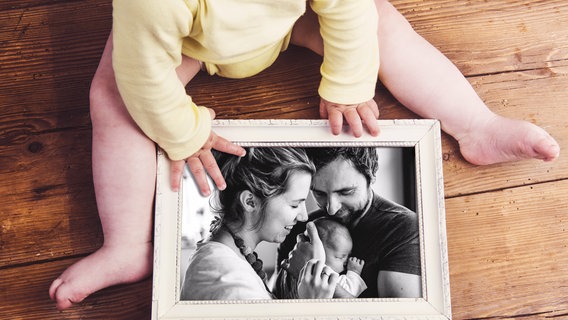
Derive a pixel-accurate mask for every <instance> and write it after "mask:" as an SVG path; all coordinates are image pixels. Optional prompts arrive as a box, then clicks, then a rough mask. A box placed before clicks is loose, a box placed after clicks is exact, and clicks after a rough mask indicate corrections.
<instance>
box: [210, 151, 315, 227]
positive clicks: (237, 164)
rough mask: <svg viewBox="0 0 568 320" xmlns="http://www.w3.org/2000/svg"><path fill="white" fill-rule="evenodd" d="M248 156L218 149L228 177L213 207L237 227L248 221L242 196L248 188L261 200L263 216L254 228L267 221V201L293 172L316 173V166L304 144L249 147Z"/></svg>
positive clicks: (280, 190)
mask: <svg viewBox="0 0 568 320" xmlns="http://www.w3.org/2000/svg"><path fill="white" fill-rule="evenodd" d="M245 150H246V151H247V153H246V155H245V156H244V157H237V156H233V155H229V154H226V153H221V152H215V153H214V155H215V159H216V160H217V164H218V165H219V168H220V169H221V173H222V175H223V177H224V178H225V181H226V183H227V187H226V188H225V190H221V191H218V192H217V196H216V199H215V203H214V204H213V205H212V207H213V211H214V212H216V213H217V214H219V216H220V217H221V223H222V224H224V225H226V226H230V228H231V229H232V230H233V231H237V230H239V229H241V228H242V226H243V224H244V223H245V216H244V208H243V206H242V204H241V202H240V200H239V196H240V194H241V192H243V191H245V190H248V191H249V192H251V193H252V194H253V195H254V196H256V198H257V199H258V200H259V201H260V212H261V214H260V218H259V219H258V221H257V222H256V223H255V225H254V228H255V229H256V228H260V226H261V225H262V223H263V221H264V207H265V204H266V202H267V201H268V200H269V199H270V198H273V197H276V196H278V195H280V194H282V193H284V192H286V188H287V186H288V180H289V178H290V176H291V175H292V174H293V173H296V172H305V173H308V174H311V175H313V174H314V173H315V167H314V165H313V164H312V162H311V161H310V160H309V158H308V156H307V155H306V152H305V150H304V149H302V148H292V147H259V148H257V147H249V148H245Z"/></svg>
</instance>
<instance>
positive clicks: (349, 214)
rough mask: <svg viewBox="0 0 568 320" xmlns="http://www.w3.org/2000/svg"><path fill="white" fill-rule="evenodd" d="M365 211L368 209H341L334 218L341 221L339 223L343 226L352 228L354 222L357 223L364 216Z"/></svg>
mask: <svg viewBox="0 0 568 320" xmlns="http://www.w3.org/2000/svg"><path fill="white" fill-rule="evenodd" d="M365 209H366V208H365V207H363V208H362V209H359V210H355V211H349V210H348V209H344V208H341V209H339V211H337V212H336V213H335V214H334V215H333V217H334V218H335V219H337V220H339V222H341V223H342V224H343V225H345V226H347V227H352V224H353V222H355V221H356V220H357V219H358V218H359V217H361V216H362V215H363V213H364V212H365Z"/></svg>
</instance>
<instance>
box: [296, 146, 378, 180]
mask: <svg viewBox="0 0 568 320" xmlns="http://www.w3.org/2000/svg"><path fill="white" fill-rule="evenodd" d="M306 152H307V154H308V156H309V157H310V159H311V160H312V161H313V163H314V165H315V166H316V169H317V170H319V169H321V168H323V167H325V166H326V165H328V164H330V163H331V162H333V161H335V160H337V159H344V160H347V161H349V162H351V164H352V165H353V167H354V168H355V169H356V170H357V171H359V172H360V173H361V174H362V175H363V176H365V179H367V184H368V185H371V184H372V183H373V182H374V181H375V177H376V174H377V170H378V169H379V156H378V154H377V149H376V148H374V147H334V148H306Z"/></svg>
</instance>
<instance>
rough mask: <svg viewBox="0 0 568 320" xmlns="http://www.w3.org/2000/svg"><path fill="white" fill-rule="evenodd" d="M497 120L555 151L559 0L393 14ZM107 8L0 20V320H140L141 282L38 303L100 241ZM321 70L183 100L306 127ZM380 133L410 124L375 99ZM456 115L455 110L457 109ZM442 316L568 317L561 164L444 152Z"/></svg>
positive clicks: (300, 59) (22, 11)
mask: <svg viewBox="0 0 568 320" xmlns="http://www.w3.org/2000/svg"><path fill="white" fill-rule="evenodd" d="M392 2H393V4H394V5H395V6H396V7H397V8H398V9H399V10H400V11H401V12H402V13H403V14H404V15H405V16H406V17H407V18H408V19H409V21H410V22H411V24H412V25H413V26H414V27H415V29H416V30H417V31H418V32H419V33H420V34H421V35H423V36H424V37H425V38H426V39H428V40H429V41H431V42H432V43H433V44H434V45H435V46H436V47H438V48H439V49H440V50H441V51H442V52H444V53H445V54H446V55H447V56H448V57H449V58H450V59H451V60H452V61H454V62H455V63H456V65H457V67H458V68H459V69H460V70H461V71H462V72H464V74H466V75H467V76H468V79H469V81H470V82H471V83H472V85H473V86H474V88H475V89H476V90H477V92H478V93H479V94H480V96H481V97H482V99H483V100H484V101H485V102H486V103H487V104H488V106H489V107H490V108H491V109H493V110H495V111H496V112H498V113H500V114H503V115H506V116H509V117H514V118H518V119H524V120H528V121H531V122H533V123H535V124H538V125H540V126H543V127H544V128H546V129H547V130H548V131H549V132H550V133H551V134H552V135H553V136H554V137H555V138H557V139H558V141H559V142H560V144H561V147H562V148H563V150H564V151H565V150H567V149H568V141H567V139H568V138H567V137H568V125H567V123H568V122H567V120H566V117H565V116H564V113H565V112H564V109H566V106H567V105H568V94H566V88H568V77H567V75H568V3H567V2H566V1H565V0H547V1H543V0H521V1H511V0H497V1H470V0H458V1H442V0H423V1H419V0H393V1H392ZM111 10H112V6H111V1H110V0H104V1H102V0H22V1H4V2H2V3H1V4H0V11H1V12H2V14H1V15H0V110H1V111H0V181H2V183H1V184H0V226H1V228H0V301H1V302H0V319H149V318H150V308H151V306H150V300H151V281H150V280H145V281H143V282H140V283H137V284H132V285H122V286H116V287H113V288H109V289H105V290H103V291H101V292H99V293H97V294H95V295H93V296H91V297H89V298H88V299H87V300H86V301H85V302H83V303H81V304H80V305H79V306H76V307H74V308H71V309H70V310H67V311H65V312H58V311H57V310H55V308H54V305H53V303H52V302H51V301H50V300H49V297H48V296H47V289H48V287H49V283H50V282H51V280H52V279H54V278H55V277H56V276H57V275H58V274H60V273H61V272H62V271H63V270H64V269H65V268H66V267H67V266H69V265H71V264H72V263H73V262H75V261H77V259H79V258H81V257H83V256H85V255H87V254H89V253H90V252H92V251H94V250H96V248H97V247H99V246H100V245H101V243H102V240H103V239H102V232H101V228H100V224H99V221H98V216H97V213H96V204H95V199H94V192H93V187H92V176H91V172H90V170H91V164H90V157H91V152H90V143H91V141H90V139H91V134H90V126H91V125H90V119H89V106H88V105H89V99H88V91H89V85H90V81H91V78H92V76H93V74H94V72H95V70H96V67H97V64H98V59H99V57H100V54H101V52H102V49H103V46H104V43H105V40H106V38H107V36H108V32H109V31H110V28H111ZM320 61H321V59H320V58H319V57H317V56H316V55H315V54H313V53H310V52H309V51H307V50H304V49H299V48H293V47H292V48H291V49H290V50H289V51H288V52H286V53H284V54H283V55H282V57H281V58H280V59H279V60H278V61H277V62H276V63H275V65H274V66H272V67H270V68H269V69H268V70H266V71H264V72H262V73H260V74H259V75H257V76H255V77H252V78H250V79H242V80H231V79H221V78H218V77H209V76H206V75H204V74H200V75H198V76H197V77H196V79H194V80H193V81H192V82H191V83H190V85H189V86H188V92H189V93H190V94H191V95H192V96H193V98H194V99H195V101H196V102H197V103H198V104H201V105H206V106H209V107H212V108H214V109H215V110H216V112H217V114H218V118H240V119H260V118H279V119H300V118H308V119H314V118H318V117H319V116H318V110H317V109H318V103H319V98H318V96H317V86H318V82H319V76H318V68H319V63H320ZM376 99H377V101H378V102H379V105H380V106H381V117H382V118H385V119H396V118H416V117H417V116H416V115H414V114H413V113H412V112H410V111H408V110H407V109H404V108H401V106H400V104H398V103H397V102H396V100H395V99H393V98H392V96H390V94H389V93H388V92H387V91H386V90H385V89H384V88H383V87H382V86H381V85H379V86H378V89H377V96H376ZM457 107H459V106H457ZM442 149H443V150H442V151H443V156H444V181H445V194H446V210H447V215H448V219H447V224H448V243H449V256H450V257H449V258H450V272H451V286H452V287H451V290H452V302H453V316H454V318H455V319H470V318H500V319H501V318H503V319H506V318H557V319H561V318H566V317H568V302H567V301H568V300H566V297H567V296H568V292H567V289H566V288H568V280H567V278H566V274H568V270H567V267H566V266H567V265H568V250H567V246H568V236H567V235H566V227H567V224H568V223H567V220H568V216H567V214H568V202H567V199H568V197H566V194H567V191H568V185H567V177H568V158H567V157H565V156H561V157H560V159H558V160H557V161H556V162H553V163H542V162H539V161H532V160H531V161H524V162H519V163H513V164H501V165H494V166H486V167H478V166H472V165H470V164H468V163H466V162H464V161H463V159H462V158H461V156H460V155H459V151H458V146H457V143H456V141H454V140H453V139H451V138H449V137H448V136H446V135H444V136H443V146H442Z"/></svg>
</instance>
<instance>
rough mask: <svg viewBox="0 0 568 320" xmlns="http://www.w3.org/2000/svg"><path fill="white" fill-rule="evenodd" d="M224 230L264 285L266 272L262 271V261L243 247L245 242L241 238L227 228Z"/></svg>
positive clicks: (251, 251)
mask: <svg viewBox="0 0 568 320" xmlns="http://www.w3.org/2000/svg"><path fill="white" fill-rule="evenodd" d="M225 229H226V230H227V231H228V232H229V234H230V235H231V237H233V240H234V241H235V245H236V246H237V248H239V251H240V252H241V254H242V255H243V256H244V257H245V259H246V260H247V262H248V263H249V264H250V265H251V267H252V269H253V270H254V272H256V274H257V275H258V276H259V277H260V279H262V282H264V283H265V285H266V272H264V270H262V260H260V259H259V258H258V254H257V253H256V252H254V251H253V250H252V249H251V248H250V247H247V246H246V245H245V241H244V240H243V238H241V237H239V236H237V235H236V234H234V233H233V232H232V231H231V230H229V228H227V227H226V226H225Z"/></svg>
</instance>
